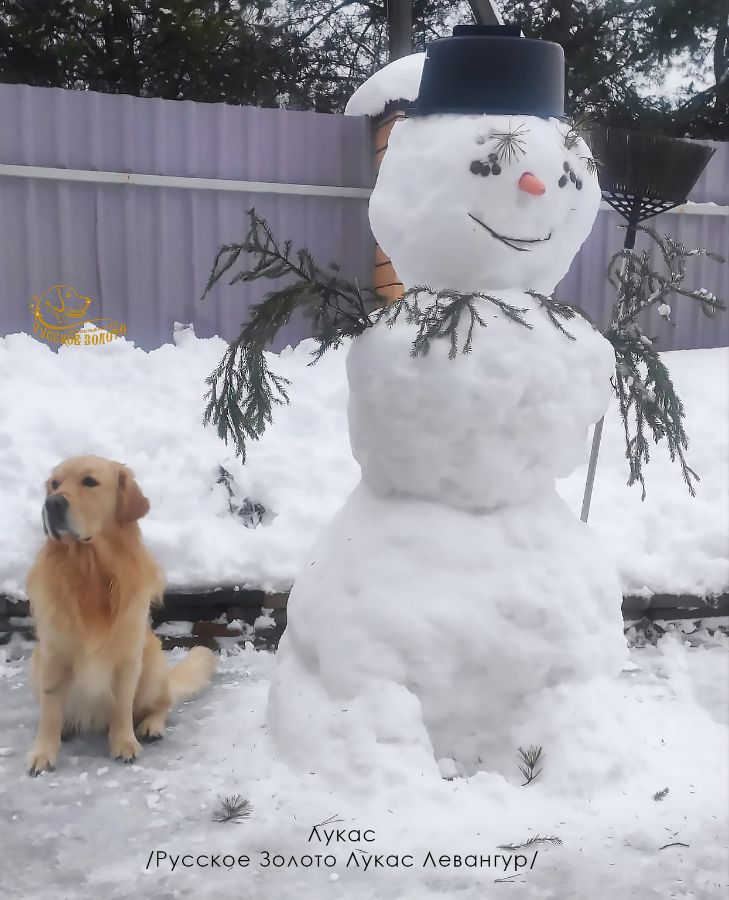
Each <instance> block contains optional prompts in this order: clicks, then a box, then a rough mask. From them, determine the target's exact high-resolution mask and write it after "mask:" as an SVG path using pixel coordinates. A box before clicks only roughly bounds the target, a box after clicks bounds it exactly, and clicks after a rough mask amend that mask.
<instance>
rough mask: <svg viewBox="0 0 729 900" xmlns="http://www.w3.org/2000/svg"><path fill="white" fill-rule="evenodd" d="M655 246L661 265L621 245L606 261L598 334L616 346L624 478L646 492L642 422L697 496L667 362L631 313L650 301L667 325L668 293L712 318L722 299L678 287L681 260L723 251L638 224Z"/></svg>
mask: <svg viewBox="0 0 729 900" xmlns="http://www.w3.org/2000/svg"><path fill="white" fill-rule="evenodd" d="M638 230H639V231H642V232H644V233H645V234H647V235H648V236H649V237H650V238H651V239H652V240H653V241H654V242H655V243H656V244H657V246H658V248H659V250H660V253H661V258H662V260H663V263H664V267H665V271H663V272H659V271H656V270H655V268H654V266H653V263H652V262H651V259H650V255H649V253H648V252H647V251H646V250H643V251H641V252H636V251H635V250H620V251H619V252H618V253H616V254H615V255H614V256H613V257H612V259H611V260H610V263H609V265H608V280H609V281H610V284H611V285H612V286H613V287H614V288H615V290H616V300H615V303H614V306H613V312H612V317H611V321H610V324H609V325H608V327H607V328H606V329H605V331H604V332H603V334H604V335H605V337H606V338H607V340H609V341H610V343H611V344H612V346H613V349H614V351H615V360H616V368H615V375H614V377H613V379H612V386H613V390H614V392H615V395H616V396H617V398H618V405H619V409H620V416H621V419H622V422H623V431H624V434H625V446H626V450H625V455H626V458H627V459H628V462H629V466H630V477H629V479H628V484H629V485H632V484H635V483H636V482H637V483H639V484H640V485H641V488H642V499H645V496H646V490H645V480H644V476H643V465H644V463H647V462H648V461H649V459H650V443H649V440H648V437H647V434H646V429H648V430H649V431H650V432H651V434H652V436H653V440H654V442H655V443H656V444H658V443H659V442H660V441H661V440H663V439H665V441H666V443H667V445H668V452H669V454H670V456H671V461H674V462H675V461H676V460H678V462H679V464H680V466H681V474H682V476H683V479H684V481H685V482H686V485H687V487H688V490H689V493H690V494H691V496H692V497H693V496H695V495H696V488H695V482H698V481H699V480H700V479H699V476H698V475H697V473H696V472H695V471H694V470H693V469H692V468H691V467H690V466H689V465H688V463H687V461H686V455H685V451H686V450H687V449H688V437H687V435H686V432H685V430H684V425H683V420H684V416H685V411H684V407H683V403H682V402H681V399H680V398H679V396H678V394H677V393H676V389H675V387H674V384H673V382H672V381H671V377H670V375H669V372H668V369H667V368H666V366H665V365H664V364H663V362H662V361H661V359H660V358H659V356H658V353H657V352H656V350H655V348H654V341H655V338H651V337H649V336H648V335H647V334H646V333H645V331H644V330H643V328H642V326H641V325H640V323H639V322H638V316H639V315H641V314H642V313H644V312H646V311H647V310H649V309H650V308H651V307H653V306H657V308H658V312H659V313H660V314H661V315H662V316H663V317H664V318H665V320H666V321H667V322H668V323H669V324H670V325H674V323H673V322H672V320H671V318H670V312H671V310H670V306H669V305H668V303H667V302H666V300H667V298H668V297H670V296H672V295H678V296H682V297H687V298H688V299H690V300H693V301H694V302H696V303H698V304H699V308H700V309H701V312H702V313H703V314H704V315H706V316H709V317H713V316H714V315H715V314H716V313H717V312H719V311H721V310H724V309H726V306H725V305H724V303H723V302H722V301H721V300H719V299H718V298H717V297H715V296H714V295H713V294H712V293H710V292H709V291H707V290H705V289H700V290H690V289H688V288H685V287H684V286H683V281H684V278H685V276H686V265H687V261H688V260H689V259H690V258H691V257H695V256H706V257H708V258H709V259H713V260H715V261H717V262H724V259H723V257H721V256H719V255H718V254H715V253H712V252H710V251H708V250H689V249H687V248H686V247H685V246H684V245H683V244H682V243H680V242H678V241H674V240H673V239H672V238H669V237H666V236H663V237H661V236H660V235H659V234H658V233H657V232H656V231H655V230H654V229H652V228H650V227H647V226H644V225H639V226H638Z"/></svg>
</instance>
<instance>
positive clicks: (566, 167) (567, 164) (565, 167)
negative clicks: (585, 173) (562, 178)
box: [563, 162, 570, 172]
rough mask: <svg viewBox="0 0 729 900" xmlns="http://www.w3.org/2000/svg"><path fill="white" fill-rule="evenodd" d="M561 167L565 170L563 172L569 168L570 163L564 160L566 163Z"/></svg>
mask: <svg viewBox="0 0 729 900" xmlns="http://www.w3.org/2000/svg"><path fill="white" fill-rule="evenodd" d="M563 169H564V170H565V172H569V170H570V164H569V163H568V162H566V163H565V164H564V165H563Z"/></svg>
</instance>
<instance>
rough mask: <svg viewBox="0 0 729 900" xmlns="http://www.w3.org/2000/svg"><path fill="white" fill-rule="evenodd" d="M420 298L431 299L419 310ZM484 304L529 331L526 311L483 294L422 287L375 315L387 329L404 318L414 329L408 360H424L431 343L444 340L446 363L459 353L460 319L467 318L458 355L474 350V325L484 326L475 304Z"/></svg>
mask: <svg viewBox="0 0 729 900" xmlns="http://www.w3.org/2000/svg"><path fill="white" fill-rule="evenodd" d="M422 295H426V296H427V297H430V298H432V302H431V303H430V304H429V305H427V306H422V305H421V303H420V298H421V296H422ZM483 300H485V301H487V302H489V303H492V304H493V305H494V306H496V307H497V308H498V309H499V310H500V311H501V312H502V313H503V314H504V315H505V316H506V318H507V319H510V320H511V321H512V322H516V323H518V324H519V325H523V326H524V327H525V328H531V327H532V326H531V325H530V324H529V322H527V321H526V319H524V313H525V312H528V310H527V309H525V308H520V307H517V306H512V305H511V304H510V303H506V302H505V301H504V300H502V299H501V298H500V297H494V296H491V295H490V294H484V293H481V292H480V291H473V292H472V293H467V294H462V293H460V292H458V291H447V290H446V291H435V290H433V288H430V287H426V286H425V285H418V286H417V287H412V288H410V289H409V290H407V291H405V293H404V294H403V296H402V297H401V298H400V299H399V300H396V301H395V302H394V303H393V304H391V305H390V306H387V307H385V308H384V309H383V310H381V311H380V313H379V314H378V321H379V320H380V319H381V320H383V321H384V322H385V324H386V325H388V326H389V327H392V326H393V325H394V324H395V322H396V321H397V320H398V319H399V318H400V317H404V319H405V321H406V323H407V324H408V325H415V326H417V332H416V334H415V338H414V339H413V344H412V349H411V351H410V355H411V356H427V354H428V353H429V352H430V347H431V342H432V341H433V340H436V339H439V338H447V340H448V341H449V343H450V350H449V352H448V358H449V359H455V358H456V356H458V352H459V343H458V341H459V330H460V323H461V319H462V317H463V316H464V315H465V316H466V317H467V322H468V327H467V329H466V335H465V340H463V344H462V346H461V348H460V352H461V353H466V354H468V353H470V352H471V349H472V347H473V333H474V329H475V327H476V325H479V326H481V327H482V328H485V327H486V322H485V320H484V318H483V316H482V315H481V311H480V310H479V309H478V306H477V303H478V301H483Z"/></svg>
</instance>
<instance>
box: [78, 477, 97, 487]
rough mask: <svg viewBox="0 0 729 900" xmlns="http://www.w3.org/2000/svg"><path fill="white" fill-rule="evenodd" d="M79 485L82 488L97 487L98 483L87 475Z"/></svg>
mask: <svg viewBox="0 0 729 900" xmlns="http://www.w3.org/2000/svg"><path fill="white" fill-rule="evenodd" d="M81 484H82V485H83V486H84V487H98V484H99V482H98V481H97V480H96V479H95V478H92V477H91V476H90V475H87V476H86V477H85V478H82V479H81Z"/></svg>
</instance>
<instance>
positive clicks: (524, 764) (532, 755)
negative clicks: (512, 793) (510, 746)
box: [517, 747, 542, 787]
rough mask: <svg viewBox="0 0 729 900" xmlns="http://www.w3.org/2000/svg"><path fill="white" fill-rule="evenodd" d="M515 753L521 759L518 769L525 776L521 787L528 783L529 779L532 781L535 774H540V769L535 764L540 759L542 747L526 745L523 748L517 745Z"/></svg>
mask: <svg viewBox="0 0 729 900" xmlns="http://www.w3.org/2000/svg"><path fill="white" fill-rule="evenodd" d="M517 753H518V754H519V759H520V760H521V763H520V765H519V771H520V772H521V774H522V775H523V776H524V777H525V778H526V781H525V782H524V784H523V785H522V787H524V785H527V784H529V782H530V781H534V779H535V778H536V777H537V775H539V774H541V771H542V770H541V769H537V764H538V763H539V762H541V760H542V748H541V747H527V749H526V750H525V749H524V748H523V747H517Z"/></svg>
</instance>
